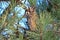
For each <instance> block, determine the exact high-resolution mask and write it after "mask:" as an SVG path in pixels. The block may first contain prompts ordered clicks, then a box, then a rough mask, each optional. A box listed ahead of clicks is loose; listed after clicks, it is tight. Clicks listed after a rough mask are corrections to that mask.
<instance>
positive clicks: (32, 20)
mask: <svg viewBox="0 0 60 40" xmlns="http://www.w3.org/2000/svg"><path fill="white" fill-rule="evenodd" d="M25 15H26V18H27V20H28V25H29V27H30V29H31V31H35V30H36V20H37V14H36V12H35V9H34V7H30V8H29V9H27V10H26V14H25Z"/></svg>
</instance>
